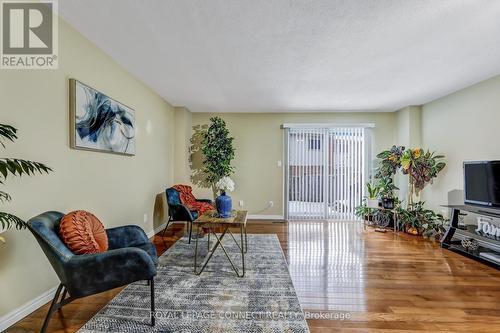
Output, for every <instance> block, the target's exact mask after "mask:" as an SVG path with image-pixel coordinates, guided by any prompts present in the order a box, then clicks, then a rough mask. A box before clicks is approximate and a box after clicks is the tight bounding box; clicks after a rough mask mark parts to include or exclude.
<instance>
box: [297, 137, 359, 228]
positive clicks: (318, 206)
mask: <svg viewBox="0 0 500 333" xmlns="http://www.w3.org/2000/svg"><path fill="white" fill-rule="evenodd" d="M287 132H288V133H287V136H288V137H287V143H288V148H287V149H288V161H287V162H288V164H287V165H288V170H287V186H288V188H287V196H288V197H287V202H288V204H287V213H288V214H287V215H288V218H289V219H351V218H354V209H355V207H356V206H358V205H359V204H361V198H362V196H363V189H364V186H363V184H364V182H365V129H364V128H360V127H346V128H341V127H339V128H289V129H287Z"/></svg>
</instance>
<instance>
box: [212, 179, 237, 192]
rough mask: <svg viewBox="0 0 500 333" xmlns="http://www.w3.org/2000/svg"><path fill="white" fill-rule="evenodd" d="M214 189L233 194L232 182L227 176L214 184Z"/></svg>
mask: <svg viewBox="0 0 500 333" xmlns="http://www.w3.org/2000/svg"><path fill="white" fill-rule="evenodd" d="M215 187H216V188H217V189H218V190H220V191H222V192H226V191H229V192H233V191H234V181H233V180H232V179H231V178H229V177H227V176H226V177H222V178H221V179H219V181H218V182H217V183H216V184H215Z"/></svg>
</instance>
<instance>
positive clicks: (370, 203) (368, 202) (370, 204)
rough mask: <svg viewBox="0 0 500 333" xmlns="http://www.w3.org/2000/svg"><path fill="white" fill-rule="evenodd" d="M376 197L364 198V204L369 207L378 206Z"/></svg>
mask: <svg viewBox="0 0 500 333" xmlns="http://www.w3.org/2000/svg"><path fill="white" fill-rule="evenodd" d="M378 203H379V202H378V199H366V206H367V207H369V208H378V207H379V205H378Z"/></svg>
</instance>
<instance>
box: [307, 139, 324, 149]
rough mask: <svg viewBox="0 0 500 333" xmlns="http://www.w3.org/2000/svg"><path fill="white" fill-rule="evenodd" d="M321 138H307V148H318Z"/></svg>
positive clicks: (319, 147)
mask: <svg viewBox="0 0 500 333" xmlns="http://www.w3.org/2000/svg"><path fill="white" fill-rule="evenodd" d="M320 149H321V140H320V139H309V150H320Z"/></svg>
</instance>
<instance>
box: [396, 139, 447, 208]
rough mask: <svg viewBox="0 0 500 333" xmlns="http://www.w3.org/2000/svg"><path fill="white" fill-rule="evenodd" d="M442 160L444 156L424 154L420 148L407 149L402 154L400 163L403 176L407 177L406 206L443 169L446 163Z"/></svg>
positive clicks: (432, 153)
mask: <svg viewBox="0 0 500 333" xmlns="http://www.w3.org/2000/svg"><path fill="white" fill-rule="evenodd" d="M443 158H444V156H442V155H435V153H434V152H430V151H427V152H424V150H423V149H421V148H416V149H409V150H406V151H405V152H404V153H403V155H402V156H401V158H400V163H401V170H402V171H403V174H405V175H408V205H411V204H412V203H413V202H414V196H417V198H418V197H419V196H420V192H421V191H422V190H423V189H424V187H425V186H426V185H427V184H429V183H432V181H433V179H434V178H435V177H437V175H438V173H439V172H441V170H443V169H444V167H445V166H446V163H445V162H444V161H443Z"/></svg>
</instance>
